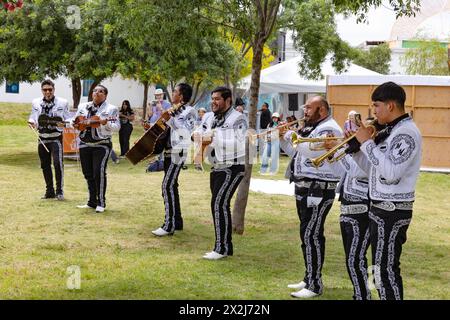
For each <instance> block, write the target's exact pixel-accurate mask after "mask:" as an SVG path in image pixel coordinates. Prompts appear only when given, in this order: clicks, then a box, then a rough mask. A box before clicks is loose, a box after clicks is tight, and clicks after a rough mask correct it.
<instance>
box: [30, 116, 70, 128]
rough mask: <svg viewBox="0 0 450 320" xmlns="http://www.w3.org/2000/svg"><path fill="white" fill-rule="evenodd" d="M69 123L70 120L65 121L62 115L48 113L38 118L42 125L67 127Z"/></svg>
mask: <svg viewBox="0 0 450 320" xmlns="http://www.w3.org/2000/svg"><path fill="white" fill-rule="evenodd" d="M68 123H70V121H64V120H63V119H62V118H61V117H50V116H48V115H46V114H41V115H40V116H39V118H38V124H39V126H40V127H47V126H56V127H65V126H66V125H67V124H68Z"/></svg>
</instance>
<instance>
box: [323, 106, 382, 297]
mask: <svg viewBox="0 0 450 320" xmlns="http://www.w3.org/2000/svg"><path fill="white" fill-rule="evenodd" d="M355 115H359V114H357V113H356V112H355V111H351V112H350V113H349V115H348V119H347V121H346V122H345V125H344V128H345V130H351V131H355V130H357V128H358V127H359V121H356V119H355ZM359 120H360V119H359ZM372 125H374V126H376V128H375V129H376V130H380V129H381V126H379V125H378V124H377V123H376V122H373V123H372ZM338 144H339V142H338V141H327V142H325V143H324V145H325V147H326V149H328V150H330V149H333V148H334V149H333V150H336V151H339V152H341V153H339V152H333V150H332V151H331V152H328V153H327V154H329V156H328V157H327V158H324V159H326V161H328V162H329V163H330V168H331V170H332V171H333V172H334V174H335V175H337V176H340V177H341V180H340V182H339V186H338V190H337V192H339V201H340V202H341V215H340V219H339V220H340V226H341V234H342V241H343V244H344V251H345V259H346V260H345V261H346V267H347V272H348V275H349V277H350V280H351V282H352V285H353V299H354V300H370V299H371V293H370V288H369V286H368V269H367V258H366V253H367V249H368V247H369V245H370V239H369V235H370V234H369V198H368V193H369V181H368V180H369V177H368V174H367V173H366V172H365V171H363V170H362V169H361V168H360V167H359V166H358V164H357V163H356V162H355V161H354V160H353V157H352V155H351V154H352V153H354V152H357V151H358V150H359V143H358V141H357V140H356V138H355V137H354V138H353V139H352V140H350V141H349V142H348V146H347V148H346V150H345V153H342V151H341V149H339V148H338V149H336V146H337V145H338ZM340 144H341V145H342V146H343V147H345V146H346V145H347V144H344V143H340Z"/></svg>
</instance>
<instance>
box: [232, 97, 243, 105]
mask: <svg viewBox="0 0 450 320" xmlns="http://www.w3.org/2000/svg"><path fill="white" fill-rule="evenodd" d="M234 104H235V105H236V106H245V102H244V100H242V98H236V102H235V103H234Z"/></svg>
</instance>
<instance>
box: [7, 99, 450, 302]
mask: <svg viewBox="0 0 450 320" xmlns="http://www.w3.org/2000/svg"><path fill="white" fill-rule="evenodd" d="M4 108H5V105H0V114H1V116H2V118H1V120H0V123H1V124H3V125H1V126H0V172H1V174H2V179H1V180H0V194H1V198H0V203H1V208H0V230H1V232H0V256H1V259H0V279H1V281H0V299H288V300H289V299H291V298H290V296H289V293H290V290H289V289H288V288H286V285H287V284H288V283H291V282H296V281H298V280H300V279H301V278H302V275H303V272H304V267H303V258H302V257H301V253H300V247H299V231H298V225H299V222H298V218H297V213H296V209H295V201H294V199H293V197H288V196H277V195H266V194H259V193H253V192H251V193H250V197H249V203H248V207H247V213H246V227H245V233H244V235H242V236H239V235H234V236H233V237H234V246H235V255H234V256H233V257H230V258H227V259H224V260H220V261H214V262H212V261H206V260H204V259H202V255H203V253H204V252H206V251H209V250H211V249H212V245H213V242H214V232H213V224H212V219H211V213H210V208H209V203H210V191H209V174H208V173H206V172H205V173H199V172H196V171H195V170H193V168H192V167H190V168H189V170H185V171H182V172H181V175H180V181H179V184H180V194H181V205H182V211H183V216H184V222H185V229H184V231H182V232H177V233H176V234H175V235H174V236H173V237H168V238H156V237H153V236H152V234H151V230H153V229H154V228H156V227H159V226H160V225H161V224H162V221H163V217H164V206H163V201H162V198H161V190H160V188H161V181H162V177H163V174H162V173H161V172H158V173H151V174H149V173H145V172H144V171H145V164H139V165H137V166H132V165H131V164H130V163H129V162H128V161H125V160H122V161H121V163H120V164H118V165H114V164H112V163H111V162H110V163H109V167H108V192H107V211H106V212H105V213H104V214H103V215H95V214H92V213H91V211H89V210H80V209H76V208H75V206H76V205H78V204H82V203H85V201H86V197H87V187H86V182H85V180H84V178H83V176H82V173H81V169H80V166H79V164H78V163H77V162H76V161H69V160H66V161H65V194H66V198H67V200H66V201H64V202H57V201H49V200H47V201H43V200H40V199H39V198H40V196H41V195H42V194H43V192H44V181H43V177H42V172H41V169H40V167H39V159H38V155H37V152H36V149H37V144H36V137H35V136H34V134H33V133H32V132H31V130H30V129H28V128H27V127H26V126H18V125H6V124H7V123H8V122H7V121H5V120H4V119H3V116H4V114H5V110H4ZM27 108H28V107H27ZM27 108H23V109H22V107H19V108H17V109H14V110H17V113H16V114H10V115H9V119H10V120H8V121H11V122H10V123H22V122H21V121H22V120H26V119H27V116H28V114H24V113H28V112H29V110H28V109H27ZM25 109H27V111H26V112H25ZM6 113H8V112H6ZM139 131H140V130H136V132H135V133H134V134H133V137H132V139H131V140H132V141H133V140H135V139H137V137H138V136H139V134H140V132H139ZM114 145H115V149H116V150H118V149H119V144H118V141H117V136H115V138H114ZM286 165H287V159H286V158H285V157H283V158H282V166H281V171H282V172H281V173H280V174H278V175H276V176H274V177H271V178H276V179H279V178H281V177H282V176H283V172H284V169H285V167H286ZM257 169H258V168H255V170H254V177H257V178H267V176H264V177H261V176H259V175H258V173H257ZM449 190H450V176H449V175H442V174H430V173H423V174H421V175H420V179H419V182H418V187H417V201H416V204H415V208H414V215H413V220H412V224H411V226H410V229H409V230H408V241H407V242H406V244H405V246H404V250H403V254H402V266H401V267H402V275H403V279H404V287H405V298H406V299H449V298H450V289H449V288H450V283H449V282H450V281H449V279H450V270H449V266H450V258H449V247H450V246H449V239H450V221H449V220H450V219H449V216H448V209H449V204H450V201H449V200H448V194H449ZM338 217H339V214H338V205H337V203H335V205H334V206H333V209H332V211H331V213H330V215H329V217H328V219H327V222H326V225H325V233H326V237H327V243H326V258H325V265H324V269H323V275H324V284H325V292H324V295H323V296H321V297H319V298H318V299H351V296H352V287H351V283H350V280H349V278H348V275H347V272H346V269H345V264H344V251H343V246H342V241H341V235H340V230H339V222H338V221H339V220H338ZM72 265H76V266H79V267H80V268H81V289H80V290H69V289H67V285H66V283H67V280H68V278H69V274H67V273H66V270H67V268H68V267H69V266H72ZM375 295H376V294H375Z"/></svg>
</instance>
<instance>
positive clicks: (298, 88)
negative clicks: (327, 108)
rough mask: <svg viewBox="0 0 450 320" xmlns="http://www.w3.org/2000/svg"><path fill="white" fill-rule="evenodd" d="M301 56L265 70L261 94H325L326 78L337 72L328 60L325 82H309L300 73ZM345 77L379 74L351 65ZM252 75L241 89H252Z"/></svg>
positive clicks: (326, 62)
mask: <svg viewBox="0 0 450 320" xmlns="http://www.w3.org/2000/svg"><path fill="white" fill-rule="evenodd" d="M300 59H301V56H297V57H295V58H293V59H290V60H287V61H284V62H282V63H279V64H276V65H274V66H271V67H269V68H266V69H264V70H261V86H260V89H259V93H260V94H266V93H295V92H305V93H313V92H325V91H326V80H325V78H326V76H328V75H335V74H336V71H335V70H334V69H333V67H332V65H331V61H330V60H329V59H327V60H326V61H325V62H324V63H323V64H322V74H323V75H324V76H325V77H324V79H323V80H317V81H316V80H307V79H304V78H302V77H301V76H300V75H299V73H298V63H299V61H300ZM342 74H344V75H347V74H348V75H379V73H377V72H374V71H371V70H368V69H365V68H363V67H360V66H358V65H356V64H350V66H349V67H348V68H347V71H345V72H343V73H342ZM250 82H251V75H249V76H247V77H245V78H243V79H241V82H240V83H241V85H240V88H241V89H244V90H248V89H249V88H250Z"/></svg>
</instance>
